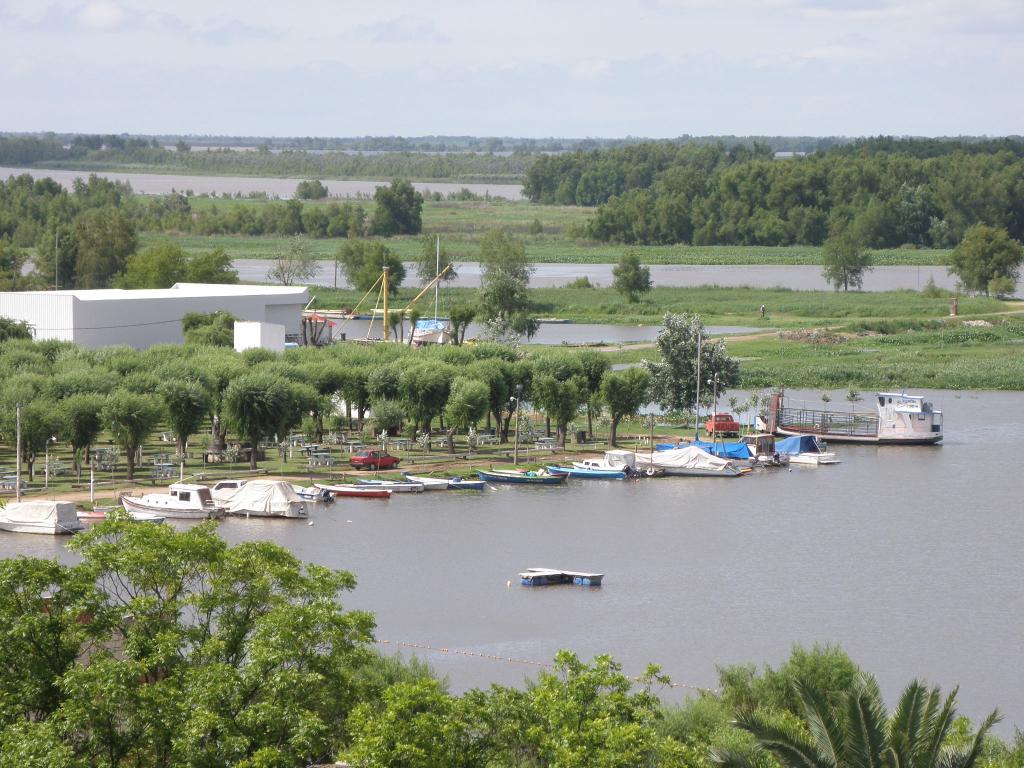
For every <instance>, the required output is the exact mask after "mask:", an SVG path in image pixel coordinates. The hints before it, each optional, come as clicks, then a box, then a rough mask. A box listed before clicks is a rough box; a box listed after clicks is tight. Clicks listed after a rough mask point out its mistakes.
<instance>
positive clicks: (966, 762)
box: [937, 709, 1002, 768]
mask: <svg viewBox="0 0 1024 768" xmlns="http://www.w3.org/2000/svg"><path fill="white" fill-rule="evenodd" d="M1000 720H1002V716H1001V715H1000V714H999V710H998V709H994V710H992V713H991V714H990V715H989V716H988V717H986V718H985V719H984V721H982V723H981V725H980V726H979V727H978V731H977V733H975V734H974V739H973V740H972V741H971V745H970V747H968V748H966V749H964V748H959V749H947V750H945V751H943V753H942V755H941V756H940V758H939V762H938V766H937V768H973V766H974V764H975V763H976V762H977V761H978V758H979V757H980V756H981V750H982V748H983V747H984V746H985V736H986V735H987V734H988V732H989V730H991V728H992V726H994V725H995V724H996V723H998V722H999V721H1000Z"/></svg>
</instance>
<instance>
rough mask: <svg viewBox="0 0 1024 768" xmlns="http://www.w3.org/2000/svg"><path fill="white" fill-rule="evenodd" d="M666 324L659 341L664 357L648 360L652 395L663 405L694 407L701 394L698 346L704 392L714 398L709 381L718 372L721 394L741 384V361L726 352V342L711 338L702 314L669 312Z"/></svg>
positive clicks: (673, 408)
mask: <svg viewBox="0 0 1024 768" xmlns="http://www.w3.org/2000/svg"><path fill="white" fill-rule="evenodd" d="M664 326H665V327H664V328H662V330H661V332H660V333H659V334H658V340H657V345H658V351H659V352H660V353H661V359H660V360H658V361H655V362H650V361H645V362H644V367H645V368H646V369H647V370H648V371H649V372H650V374H651V396H652V398H653V399H654V400H655V401H656V402H657V403H658V404H659V405H661V406H662V407H663V408H665V409H667V410H670V411H685V410H687V409H690V408H692V407H693V404H694V400H695V398H696V396H697V348H698V346H699V347H700V377H701V379H702V381H701V385H700V389H701V393H702V394H703V393H705V392H707V395H708V399H710V394H711V393H710V387H708V385H707V383H706V382H708V381H711V380H713V379H714V377H715V375H716V374H717V376H718V392H719V394H722V393H724V392H725V391H726V389H727V388H728V387H734V386H736V385H737V384H738V383H739V376H740V367H739V363H738V362H737V361H736V359H735V358H732V357H729V355H728V354H727V353H726V349H725V342H723V341H722V340H721V339H719V340H717V341H712V340H711V339H710V338H709V337H708V334H707V331H705V330H704V323H703V322H701V319H700V316H699V315H690V314H685V313H684V314H675V313H672V312H669V313H667V314H666V315H665V319H664ZM698 339H700V340H701V342H700V344H698ZM702 399H703V398H702Z"/></svg>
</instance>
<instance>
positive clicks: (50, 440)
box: [43, 436, 57, 489]
mask: <svg viewBox="0 0 1024 768" xmlns="http://www.w3.org/2000/svg"><path fill="white" fill-rule="evenodd" d="M56 442H57V438H56V437H55V436H51V437H49V438H47V440H46V459H45V463H44V465H43V467H44V469H45V471H46V475H45V479H44V480H43V488H47V489H48V488H49V487H50V443H56Z"/></svg>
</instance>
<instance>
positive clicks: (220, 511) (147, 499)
mask: <svg viewBox="0 0 1024 768" xmlns="http://www.w3.org/2000/svg"><path fill="white" fill-rule="evenodd" d="M121 506H123V507H124V508H125V511H126V512H128V513H129V514H133V513H136V512H150V513H152V514H155V515H162V516H163V517H167V518H175V519H180V520H204V519H207V518H217V517H224V506H223V505H220V504H217V503H216V502H215V501H214V500H213V495H212V494H211V493H210V489H209V488H207V487H206V486H205V485H193V484H191V483H174V484H172V485H171V486H170V487H169V488H168V489H167V493H147V494H146V495H145V496H142V497H141V498H136V497H134V496H122V497H121Z"/></svg>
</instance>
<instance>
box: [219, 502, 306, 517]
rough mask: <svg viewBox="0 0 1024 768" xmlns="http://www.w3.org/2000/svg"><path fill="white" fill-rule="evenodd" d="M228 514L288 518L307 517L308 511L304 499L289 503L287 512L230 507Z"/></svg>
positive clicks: (233, 515)
mask: <svg viewBox="0 0 1024 768" xmlns="http://www.w3.org/2000/svg"><path fill="white" fill-rule="evenodd" d="M228 514H229V515H231V516H232V517H283V518H288V519H295V518H300V517H309V512H308V510H307V509H306V503H305V502H304V501H302V502H299V503H298V504H292V505H290V506H289V508H288V511H287V512H267V511H265V510H255V509H232V510H231V511H229V512H228Z"/></svg>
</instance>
